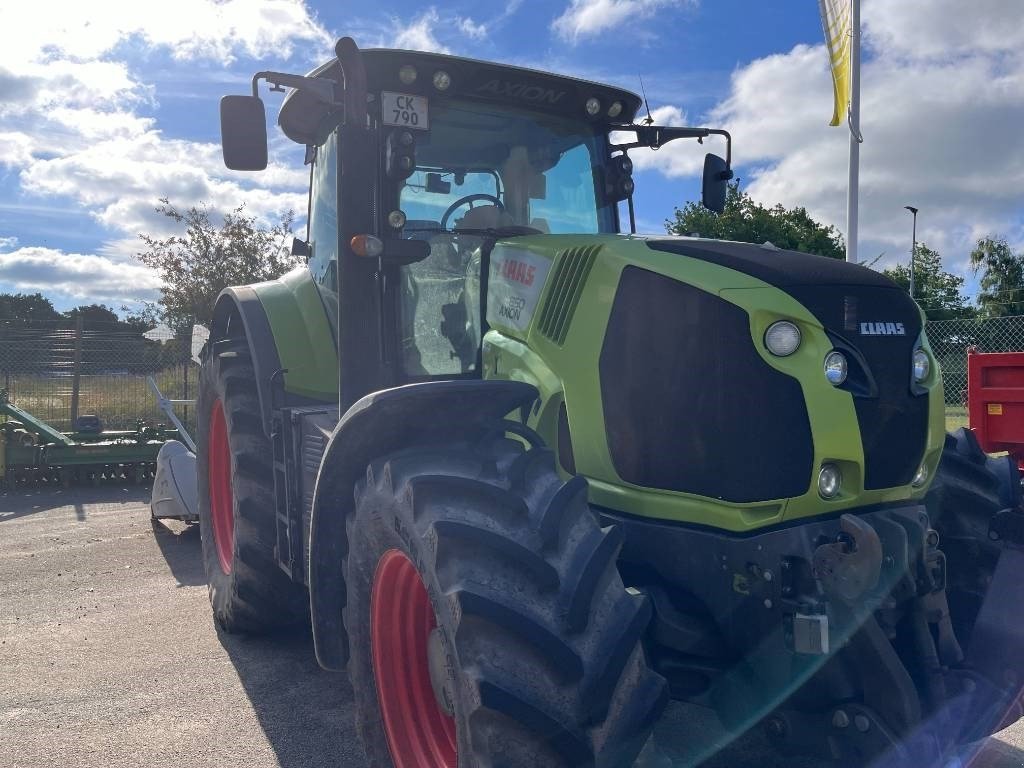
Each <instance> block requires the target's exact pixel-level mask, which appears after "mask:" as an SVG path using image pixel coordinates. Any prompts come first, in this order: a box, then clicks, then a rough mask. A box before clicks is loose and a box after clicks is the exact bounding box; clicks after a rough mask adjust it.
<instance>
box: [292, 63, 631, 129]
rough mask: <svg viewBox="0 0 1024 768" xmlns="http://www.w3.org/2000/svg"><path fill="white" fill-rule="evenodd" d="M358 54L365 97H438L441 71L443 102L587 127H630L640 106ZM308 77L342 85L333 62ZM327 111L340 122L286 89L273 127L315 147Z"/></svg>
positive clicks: (582, 90) (590, 92)
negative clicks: (407, 72) (512, 110)
mask: <svg viewBox="0 0 1024 768" xmlns="http://www.w3.org/2000/svg"><path fill="white" fill-rule="evenodd" d="M361 54H362V56H363V62H364V65H365V67H366V87H367V93H368V94H369V95H370V96H373V97H376V98H378V99H379V95H380V92H381V91H396V92H399V93H407V94H412V95H418V96H426V97H428V98H438V97H439V96H441V95H442V92H440V91H438V90H437V89H436V88H435V87H434V84H433V77H434V73H435V72H437V71H438V70H443V71H445V72H447V73H448V75H449V77H450V78H451V85H450V87H449V88H448V89H447V90H446V91H444V92H443V96H444V97H445V98H460V99H479V100H481V101H489V102H491V103H504V104H514V105H517V106H521V107H523V108H526V109H532V110H536V111H540V112H546V113H551V114H559V115H564V116H566V117H569V118H578V119H580V120H581V121H583V122H587V123H591V124H598V125H607V126H612V125H622V124H629V123H632V122H633V119H634V117H635V116H636V112H637V110H638V109H639V108H640V105H641V103H642V102H641V99H640V97H639V96H637V95H636V94H635V93H632V92H630V91H626V90H623V89H621V88H614V87H612V86H609V85H603V84H601V83H593V82H590V81H587V80H579V79H577V78H574V77H566V76H564V75H554V74H551V73H550V72H542V71H540V70H535V69H526V68H524V67H515V66H511V65H508V64H496V63H493V62H487V61H478V60H476V59H464V58H461V57H458V56H446V55H442V54H438V53H425V52H422V51H405V50H399V49H393V48H369V49H367V50H364V51H361ZM405 65H411V66H412V67H414V68H415V69H416V73H417V74H416V79H415V81H414V82H412V83H409V84H407V83H403V82H402V81H401V80H399V76H398V72H399V69H401V68H402V67H403V66H405ZM308 76H309V77H322V78H327V79H332V80H336V81H337V82H338V83H341V82H343V81H344V77H343V75H342V72H341V67H340V66H339V65H338V60H337V59H336V58H335V59H331V60H330V61H328V62H327V63H326V64H323V65H321V66H319V67H317V68H316V69H314V70H313V71H312V72H310V73H309V75H308ZM590 98H596V99H597V100H598V102H599V103H600V110H599V111H598V113H597V114H596V115H594V116H591V115H589V114H588V113H587V111H586V103H587V100H588V99H590ZM616 102H618V103H619V104H621V106H622V109H621V112H619V113H618V114H617V115H616V116H615V117H614V118H613V117H610V116H609V115H608V110H609V108H610V107H611V106H612V105H613V104H615V103H616ZM332 111H339V117H340V107H333V108H332V107H331V106H329V105H327V104H325V103H323V102H322V101H318V100H317V99H316V98H315V97H314V96H313V95H312V94H310V93H307V92H304V91H297V90H291V91H289V92H288V95H287V96H285V99H284V103H283V104H282V105H281V112H280V114H279V115H278V120H277V122H278V124H279V125H280V126H281V130H282V131H284V134H285V135H286V136H287V137H288V138H290V139H291V140H292V141H295V142H298V143H299V144H315V143H317V139H318V131H319V129H320V126H321V124H322V122H323V120H324V118H326V117H328V115H330V113H331V112H332Z"/></svg>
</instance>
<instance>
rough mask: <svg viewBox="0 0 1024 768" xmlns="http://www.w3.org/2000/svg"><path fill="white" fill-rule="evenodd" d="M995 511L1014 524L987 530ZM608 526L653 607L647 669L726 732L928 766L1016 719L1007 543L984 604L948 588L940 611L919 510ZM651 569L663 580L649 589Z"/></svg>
mask: <svg viewBox="0 0 1024 768" xmlns="http://www.w3.org/2000/svg"><path fill="white" fill-rule="evenodd" d="M1007 515H1013V516H1015V519H1020V517H1021V516H1022V514H1021V511H1020V510H1017V511H1010V510H1006V511H1005V512H1003V513H1001V514H1000V515H998V516H996V517H995V518H993V521H992V523H993V525H995V526H1003V523H1002V522H1001V521H1002V520H1003V519H1004V518H1005V517H1006V516H1007ZM605 517H606V518H607V519H608V520H609V521H613V520H614V521H615V522H617V523H619V524H620V525H622V526H624V527H625V529H626V537H625V538H626V542H627V544H626V546H625V548H624V550H623V569H624V573H625V574H626V575H627V583H630V582H632V583H634V584H635V585H636V586H638V587H640V588H644V589H646V590H647V591H648V593H649V594H650V595H651V597H652V599H653V602H654V606H655V618H654V623H653V625H652V629H651V633H650V638H651V641H652V651H653V653H652V655H653V660H654V666H655V669H657V670H658V671H659V672H661V673H662V674H664V675H665V676H666V677H667V678H668V679H669V681H670V684H671V686H672V693H673V696H674V697H676V698H683V699H689V700H693V701H698V702H702V703H707V704H710V705H712V706H714V707H715V709H717V710H718V712H719V715H720V716H721V717H722V719H723V721H724V722H725V724H726V725H727V727H728V730H729V731H730V732H731V733H734V734H735V733H739V732H742V731H743V730H746V729H747V728H749V727H750V726H752V725H754V724H755V723H757V722H759V721H760V722H761V723H762V725H763V726H764V728H765V731H766V733H767V734H768V736H769V738H770V740H771V741H772V742H773V743H774V744H775V745H776V746H777V747H779V748H781V749H783V750H784V751H791V752H794V753H807V752H811V753H815V754H818V755H821V756H823V757H830V758H837V759H855V760H864V759H870V758H871V757H872V756H879V755H881V754H883V753H886V754H887V755H888V756H889V757H890V758H891V759H896V760H909V759H910V757H911V756H913V760H914V761H915V762H916V763H917V764H921V765H928V764H934V763H935V762H936V761H938V760H939V758H940V756H941V755H942V754H945V753H947V752H948V751H949V750H950V749H951V748H955V747H956V746H957V745H959V744H964V743H967V742H970V741H972V740H975V739H978V738H981V737H983V736H986V735H988V734H989V733H991V732H992V731H993V730H995V729H996V728H998V727H999V726H1000V725H1002V724H1003V723H1004V722H1006V721H1010V722H1012V720H1015V719H1016V718H1017V716H1019V712H1016V710H1015V707H1016V706H1017V705H1016V701H1017V698H1018V694H1019V685H1018V681H1019V680H1021V679H1022V678H1021V675H1022V673H1024V661H1022V660H1021V659H1020V656H1019V653H1016V652H1014V649H1019V648H1020V647H1021V646H1020V644H1021V641H1022V640H1024V637H1021V635H1022V634H1024V628H1021V627H1020V626H1019V622H1016V621H1014V620H1013V618H1012V617H1013V616H1015V604H1020V602H1021V600H1024V587H1021V586H1017V585H1019V584H1021V583H1022V582H1021V579H1020V575H1021V573H1022V572H1024V571H1022V569H1024V554H1022V552H1021V549H1020V539H1019V538H1017V540H1015V541H1011V540H1001V541H999V542H998V547H997V548H998V549H999V550H1000V551H999V552H998V553H997V554H996V557H995V560H994V561H993V562H994V571H993V572H990V573H989V574H988V576H987V577H985V578H991V584H992V586H991V587H990V588H989V589H988V590H987V593H986V594H985V596H984V599H983V601H982V602H981V604H980V607H975V609H974V610H973V611H972V610H971V609H970V608H969V607H968V606H967V605H965V602H967V601H965V599H964V596H963V595H962V594H960V592H958V591H956V592H954V597H955V599H956V603H957V610H956V611H955V612H954V613H953V614H951V611H950V607H949V599H948V597H947V572H948V565H947V560H946V556H945V555H944V553H943V551H942V548H941V541H942V536H941V534H940V532H939V531H938V530H936V527H934V525H933V522H932V520H931V519H930V517H929V514H928V512H927V511H926V509H925V507H924V506H918V505H907V506H899V507H889V508H886V509H878V510H875V511H868V512H866V513H862V514H859V515H856V516H854V515H850V514H844V515H842V516H841V517H839V518H833V519H830V520H823V521H817V522H813V523H808V524H804V525H798V526H794V527H788V528H782V529H777V530H773V531H770V532H766V533H763V534H759V535H756V536H748V537H743V538H738V537H735V536H727V535H723V534H722V533H720V532H713V531H706V530H695V529H691V528H681V527H667V526H665V525H662V524H656V523H649V522H642V521H639V520H636V519H633V518H623V517H621V516H616V515H614V514H611V513H608V514H606V515H605ZM1000 530H1002V528H1000ZM1013 530H1015V531H1018V530H1020V529H1018V528H1016V527H1014V528H1013ZM983 543H984V542H983ZM987 544H988V545H990V547H991V545H993V544H995V542H994V541H993V540H992V539H991V538H987ZM652 568H653V569H654V571H656V572H657V573H658V574H659V576H660V578H658V579H657V580H651V579H649V578H647V579H645V575H646V574H650V572H651V569H652ZM666 582H669V583H671V584H682V585H687V593H686V594H685V596H682V597H681V596H680V593H679V592H678V591H676V590H673V589H671V588H666V587H665V586H664V585H665V583H666ZM694 599H695V601H696V603H694ZM688 604H689V605H688ZM693 604H699V605H702V606H706V607H707V614H704V615H701V614H700V613H699V612H698V613H695V612H694V611H693V610H692V605H693ZM1015 624H1016V625H1017V626H1014V625H1015ZM962 641H966V642H962ZM723 649H729V650H727V651H723ZM714 746H715V745H709V747H708V749H713V748H714ZM717 746H720V745H717Z"/></svg>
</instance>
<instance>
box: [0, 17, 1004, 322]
mask: <svg viewBox="0 0 1024 768" xmlns="http://www.w3.org/2000/svg"><path fill="white" fill-rule="evenodd" d="M1019 2H1020V0H973V1H972V2H971V3H965V2H963V0H930V1H929V2H928V3H911V2H903V1H902V0H864V1H863V4H862V22H863V68H862V101H861V104H862V106H861V110H862V116H861V120H862V133H863V136H864V143H863V145H862V147H861V168H860V177H861V184H860V238H859V243H860V258H861V259H862V260H867V261H875V260H876V259H877V262H876V266H877V267H879V268H881V267H883V266H887V265H891V264H895V263H907V260H908V256H909V251H910V241H911V219H910V214H909V213H908V212H907V211H906V210H904V208H903V206H905V205H913V206H915V207H917V208H918V209H919V210H920V213H919V214H918V223H917V236H918V240H919V241H920V242H925V243H926V244H927V245H928V246H929V247H931V248H933V249H935V250H937V251H939V252H940V253H941V254H942V256H943V261H944V266H945V268H946V269H947V270H948V271H951V272H954V273H957V274H961V275H963V276H964V277H965V278H966V279H967V293H968V294H969V295H970V294H973V293H974V292H975V291H976V288H977V277H976V276H975V275H974V274H973V273H972V271H971V269H970V266H969V263H968V254H969V253H970V250H971V248H972V246H973V244H974V243H975V242H976V241H977V239H978V238H979V237H981V236H985V235H997V236H1002V237H1005V238H1006V239H1007V240H1009V242H1010V243H1011V245H1012V246H1014V247H1015V248H1018V249H1019V248H1024V139H1022V137H1024V131H1022V126H1024V24H1021V23H1020V20H1019ZM0 29H4V30H7V31H8V34H7V35H5V39H4V44H3V45H2V46H0V292H36V291H39V292H42V293H43V294H45V295H46V296H48V297H49V298H51V300H52V301H53V302H54V304H55V305H56V306H57V308H58V309H67V308H70V307H73V306H76V305H78V304H82V303H93V302H96V303H105V304H107V305H109V306H112V307H114V308H115V309H120V307H122V306H125V305H126V306H129V307H133V306H137V305H138V302H142V301H152V300H155V299H156V298H158V295H159V294H158V289H159V280H158V279H157V278H156V276H155V274H154V273H152V272H151V271H150V270H149V269H147V268H146V267H144V266H142V265H141V264H140V263H139V262H138V261H137V259H136V258H135V255H136V254H137V253H138V252H139V251H140V250H141V240H140V239H139V235H140V234H141V233H147V234H149V235H152V236H156V237H164V236H168V235H170V234H172V233H173V229H171V228H169V226H168V225H169V223H170V222H169V221H168V220H167V219H166V218H165V217H162V216H160V215H159V214H158V213H157V212H156V210H155V209H156V206H157V205H158V204H159V199H160V198H165V197H166V198H169V199H170V201H171V202H172V203H174V204H175V205H177V206H179V207H182V208H187V207H189V206H191V205H194V204H197V203H199V202H204V203H206V204H208V205H209V206H211V207H212V208H213V209H214V210H215V211H228V210H231V209H233V208H235V207H237V206H238V205H240V204H244V205H245V206H246V210H247V211H249V212H251V213H253V214H255V215H257V216H258V217H260V218H261V219H262V220H265V221H267V222H270V221H273V220H275V218H277V217H279V216H280V214H281V212H283V211H286V210H289V209H291V210H294V211H295V212H296V213H297V214H298V217H299V226H300V227H304V213H305V210H306V187H307V180H308V174H307V173H306V171H305V170H304V169H303V166H302V149H301V148H300V147H298V146H297V145H295V144H293V143H291V142H290V141H288V140H287V139H286V138H284V136H283V135H281V134H280V132H279V131H278V129H277V128H276V125H275V122H276V111H277V107H278V106H279V104H280V95H279V94H273V93H268V92H266V90H265V89H264V91H263V93H262V95H263V98H264V100H265V101H266V103H267V105H268V120H269V123H270V135H271V146H270V167H269V168H268V170H267V171H265V172H263V173H259V174H251V173H242V172H232V171H228V170H226V169H225V168H224V166H223V162H222V159H221V152H220V145H219V112H218V109H219V108H218V102H219V99H220V97H221V96H222V95H224V94H229V93H241V94H244V93H248V92H249V89H250V85H249V83H250V79H251V77H252V75H253V73H254V72H256V71H258V70H267V69H270V70H277V71H287V72H295V73H300V74H302V73H306V72H308V71H309V70H311V69H313V68H314V67H315V66H317V65H319V64H321V63H323V62H324V61H326V60H328V59H329V58H331V57H332V56H333V45H334V41H335V40H336V39H337V38H338V37H340V36H343V35H350V36H352V37H353V38H354V39H355V40H356V42H357V43H358V44H359V45H360V46H361V47H364V48H367V47H377V46H387V47H399V48H410V49H418V50H431V51H438V52H443V53H452V54H456V55H460V56H468V57H472V58H479V59H486V60H493V61H499V62H505V63H510V64H517V65H520V66H529V67H534V68H538V69H546V70H550V71H555V72H560V73H563V74H569V75H574V76H577V77H583V78H587V79H592V80H597V81H601V82H609V83H614V84H617V85H620V86H623V87H626V88H628V89H630V90H633V91H639V90H640V81H641V78H642V81H643V85H644V88H645V89H646V93H647V97H648V99H649V102H650V107H651V110H652V113H653V115H654V117H655V118H656V119H657V121H658V122H659V123H662V124H671V125H699V126H706V127H720V128H726V129H727V130H729V131H730V132H731V133H732V136H733V157H734V168H735V170H736V174H737V176H739V177H740V178H741V180H742V184H743V187H744V189H745V190H746V191H747V192H749V194H750V195H752V196H753V197H754V199H756V200H758V201H759V202H761V203H763V204H765V205H775V204H777V203H781V204H782V205H784V206H786V207H793V206H804V207H806V208H807V210H808V212H809V213H810V214H811V215H812V216H813V217H814V218H816V219H817V220H819V221H821V222H823V223H826V224H834V225H835V226H836V227H838V228H839V229H840V230H843V229H845V221H846V189H847V157H848V145H849V133H848V130H847V128H846V127H845V126H840V127H836V128H833V127H829V126H828V121H829V120H830V118H831V116H832V85H831V79H830V74H829V71H828V57H827V54H826V52H825V49H824V45H823V41H822V29H821V20H820V16H819V11H818V4H817V3H816V2H814V0H776V1H775V2H759V1H757V0H550V1H548V0H543V1H541V0H506V2H505V3H502V4H496V3H495V4H492V3H481V2H479V1H476V2H471V1H469V0H466V1H461V0H460V2H446V3H440V2H439V3H436V4H434V5H428V4H424V3H422V2H411V1H410V0H378V2H376V3H372V4H369V3H363V2H360V3H356V2H350V0H309V1H304V0H176V1H175V2H173V3H166V2H155V1H154V0H141V2H140V0H132V1H131V2H127V1H125V0H104V2H102V3H81V2H80V1H79V0H48V2H46V3H29V2H3V3H0ZM12 32H13V33H12ZM709 150H710V151H719V152H720V151H721V150H722V147H719V146H716V145H715V143H714V140H709V141H708V143H707V144H705V146H703V147H701V146H698V145H697V144H696V143H695V142H687V141H678V142H675V143H673V144H670V145H668V146H666V147H664V148H662V149H661V150H659V151H658V152H657V153H647V154H646V155H640V154H638V153H635V154H634V155H633V158H634V162H635V165H636V173H635V176H634V179H635V181H636V185H637V193H636V197H635V200H636V207H637V214H638V229H639V230H640V231H641V232H652V233H662V232H664V228H665V220H666V219H667V218H671V217H672V215H673V211H674V210H675V208H676V207H677V206H678V207H682V206H683V205H684V204H685V203H686V202H687V201H689V200H693V199H697V198H698V197H699V174H700V169H701V165H702V160H703V153H704V152H705V151H709Z"/></svg>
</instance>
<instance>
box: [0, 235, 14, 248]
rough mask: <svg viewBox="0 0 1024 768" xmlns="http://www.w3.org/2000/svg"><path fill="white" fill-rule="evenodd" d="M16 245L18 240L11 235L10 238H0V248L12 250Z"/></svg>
mask: <svg viewBox="0 0 1024 768" xmlns="http://www.w3.org/2000/svg"><path fill="white" fill-rule="evenodd" d="M17 244H18V238H16V237H14V236H13V235H12V236H10V237H0V248H5V249H6V248H13V247H14V246H16V245H17Z"/></svg>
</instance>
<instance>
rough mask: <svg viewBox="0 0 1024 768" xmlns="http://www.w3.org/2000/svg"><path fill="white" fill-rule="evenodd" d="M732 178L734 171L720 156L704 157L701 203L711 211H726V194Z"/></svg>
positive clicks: (708, 155)
mask: <svg viewBox="0 0 1024 768" xmlns="http://www.w3.org/2000/svg"><path fill="white" fill-rule="evenodd" d="M731 178H732V169H731V168H729V166H728V165H727V164H726V162H725V160H723V159H722V158H720V157H719V156H718V155H712V154H711V153H708V154H706V155H704V180H703V184H702V186H701V196H700V201H701V203H702V204H703V205H704V207H705V208H707V209H708V210H709V211H714V212H715V213H721V212H722V211H724V210H725V193H726V191H727V190H728V187H729V179H731Z"/></svg>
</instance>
